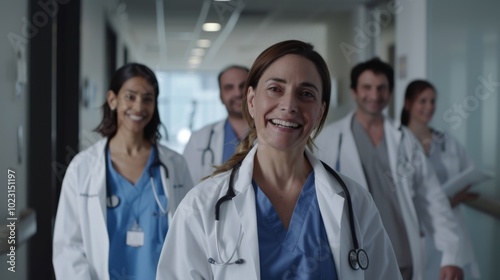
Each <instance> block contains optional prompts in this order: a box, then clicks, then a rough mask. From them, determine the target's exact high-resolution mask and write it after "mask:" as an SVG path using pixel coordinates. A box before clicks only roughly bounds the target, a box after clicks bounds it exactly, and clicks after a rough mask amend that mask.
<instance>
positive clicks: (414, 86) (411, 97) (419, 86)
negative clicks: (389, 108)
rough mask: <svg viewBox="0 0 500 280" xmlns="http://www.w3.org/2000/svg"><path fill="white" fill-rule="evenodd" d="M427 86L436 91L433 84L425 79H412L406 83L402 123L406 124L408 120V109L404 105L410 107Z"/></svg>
mask: <svg viewBox="0 0 500 280" xmlns="http://www.w3.org/2000/svg"><path fill="white" fill-rule="evenodd" d="M429 88H430V89H432V90H433V91H434V92H436V89H435V88H434V86H433V85H432V84H431V83H430V82H428V81H425V80H414V81H412V82H411V83H409V84H408V86H407V87H406V91H405V103H404V104H403V109H402V110H401V124H402V125H404V126H408V123H409V122H410V110H409V109H407V108H406V107H411V106H412V105H413V103H414V102H415V100H417V97H418V96H419V95H420V94H422V92H424V91H425V90H426V89H429Z"/></svg>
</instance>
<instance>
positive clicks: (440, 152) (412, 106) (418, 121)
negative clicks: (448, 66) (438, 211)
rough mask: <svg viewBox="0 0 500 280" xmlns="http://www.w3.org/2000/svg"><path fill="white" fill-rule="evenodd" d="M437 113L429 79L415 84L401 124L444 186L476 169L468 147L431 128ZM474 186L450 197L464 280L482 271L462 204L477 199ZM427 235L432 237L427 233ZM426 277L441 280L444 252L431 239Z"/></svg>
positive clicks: (428, 247)
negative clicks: (464, 218) (459, 239)
mask: <svg viewBox="0 0 500 280" xmlns="http://www.w3.org/2000/svg"><path fill="white" fill-rule="evenodd" d="M435 110H436V89H435V88H434V86H433V85H432V84H431V83H429V82H428V81H425V80H415V81H413V82H411V83H410V84H409V85H408V86H407V88H406V92H405V103H404V107H403V110H402V111H401V124H403V125H405V126H407V127H408V128H409V129H410V130H411V131H412V132H413V134H414V135H415V136H416V137H417V139H418V140H419V141H420V143H421V145H422V147H423V148H424V151H425V153H426V155H427V157H428V159H429V161H430V162H431V164H432V166H433V167H434V170H435V171H436V174H437V175H438V178H439V181H440V183H441V184H445V183H446V182H447V181H448V180H449V179H451V178H453V177H454V176H457V175H459V174H460V173H461V172H463V171H464V170H466V169H469V168H472V167H473V162H472V160H470V159H469V157H468V156H467V154H466V152H465V150H464V148H463V147H462V146H461V145H460V144H459V143H458V141H457V140H456V139H455V138H453V137H452V136H451V135H449V134H446V133H443V132H440V131H437V130H435V129H433V128H432V127H431V126H430V122H431V120H432V117H433V116H434V112H435ZM469 188H470V186H464V188H463V189H462V190H461V191H459V192H458V193H456V194H454V195H452V196H450V197H449V200H450V204H451V206H452V208H453V212H454V214H455V216H456V218H457V221H458V222H459V226H460V230H461V231H460V235H461V236H460V237H461V240H463V242H464V243H463V250H465V252H464V253H463V254H461V255H463V256H464V259H463V260H462V261H463V267H464V279H478V278H479V277H480V275H479V269H478V265H477V262H476V259H475V256H474V251H473V250H472V243H471V241H470V238H469V236H468V234H467V232H466V231H467V230H466V228H465V224H464V220H463V214H462V211H463V209H462V206H463V205H462V203H463V202H466V201H468V200H472V199H475V198H477V196H478V195H477V194H476V193H471V192H469ZM427 236H431V235H430V234H427ZM426 243H427V249H426V251H427V256H426V277H425V279H438V277H439V267H440V265H441V264H440V260H441V255H442V254H441V252H440V251H438V250H437V249H436V247H435V246H434V243H433V242H432V240H431V237H429V238H428V240H427V242H426Z"/></svg>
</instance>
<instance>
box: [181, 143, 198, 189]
mask: <svg viewBox="0 0 500 280" xmlns="http://www.w3.org/2000/svg"><path fill="white" fill-rule="evenodd" d="M197 154H198V151H197V149H196V137H195V134H193V135H191V137H190V138H189V141H188V143H187V144H186V147H185V148H184V152H183V153H182V156H183V157H184V159H185V160H186V163H187V166H188V169H189V173H190V174H191V181H192V182H193V183H194V184H195V185H196V184H198V183H199V182H198V177H199V176H200V175H199V174H198V173H199V172H198V168H197V167H196V165H197V162H195V161H196V160H198V161H199V160H201V159H199V158H198V156H197Z"/></svg>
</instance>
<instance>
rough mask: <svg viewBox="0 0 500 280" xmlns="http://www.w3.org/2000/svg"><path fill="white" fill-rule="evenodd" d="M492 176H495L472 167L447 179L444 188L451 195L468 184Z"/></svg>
mask: <svg viewBox="0 0 500 280" xmlns="http://www.w3.org/2000/svg"><path fill="white" fill-rule="evenodd" d="M492 177H493V176H492V175H490V174H487V173H485V172H483V171H481V170H477V169H475V168H474V167H470V168H467V169H465V170H464V171H462V172H461V173H460V174H457V175H456V176H453V177H452V178H450V179H449V180H448V181H446V183H444V184H443V190H444V192H445V193H446V195H447V196H449V197H451V196H453V195H455V194H456V193H457V192H459V191H461V190H462V189H463V188H465V187H466V186H469V185H475V184H478V183H480V182H483V181H486V180H489V179H491V178H492Z"/></svg>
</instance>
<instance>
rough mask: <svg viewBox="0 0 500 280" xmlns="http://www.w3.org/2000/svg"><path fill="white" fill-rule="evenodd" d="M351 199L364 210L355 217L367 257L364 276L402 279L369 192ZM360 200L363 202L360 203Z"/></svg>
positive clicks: (383, 279)
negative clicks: (367, 262)
mask: <svg viewBox="0 0 500 280" xmlns="http://www.w3.org/2000/svg"><path fill="white" fill-rule="evenodd" d="M350 185H351V184H350ZM360 188H361V187H360ZM363 200H364V201H363ZM353 201H355V202H354V203H355V204H356V205H361V207H363V208H362V209H363V211H364V212H358V213H356V214H355V217H358V221H359V225H360V227H361V230H360V232H361V233H362V234H363V235H362V236H363V245H362V246H361V247H362V248H363V249H364V250H365V252H366V253H367V255H368V259H369V266H368V269H367V270H365V272H364V273H365V278H366V279H380V280H392V279H402V278H401V273H400V271H399V267H398V262H397V260H396V256H395V254H394V250H393V248H392V244H391V241H390V239H389V236H388V235H387V232H386V231H385V228H384V226H383V224H382V219H381V218H380V214H379V212H378V210H377V207H376V206H375V203H374V202H373V199H372V198H371V196H370V195H369V194H366V195H365V196H364V197H362V198H360V199H356V198H355V197H354V198H353ZM361 201H363V202H362V203H361ZM358 238H359V237H358Z"/></svg>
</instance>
